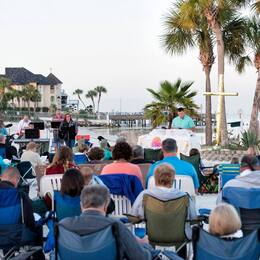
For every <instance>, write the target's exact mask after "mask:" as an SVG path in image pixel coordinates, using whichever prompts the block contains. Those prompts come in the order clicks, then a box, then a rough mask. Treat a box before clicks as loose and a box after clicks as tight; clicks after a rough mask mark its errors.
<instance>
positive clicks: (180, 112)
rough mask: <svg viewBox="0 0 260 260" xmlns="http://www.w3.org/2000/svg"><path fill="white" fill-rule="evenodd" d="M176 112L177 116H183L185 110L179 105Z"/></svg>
mask: <svg viewBox="0 0 260 260" xmlns="http://www.w3.org/2000/svg"><path fill="white" fill-rule="evenodd" d="M177 113H178V116H179V117H180V118H184V116H185V111H184V108H183V107H179V108H178V109H177Z"/></svg>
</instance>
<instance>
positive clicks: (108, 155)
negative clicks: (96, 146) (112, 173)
mask: <svg viewBox="0 0 260 260" xmlns="http://www.w3.org/2000/svg"><path fill="white" fill-rule="evenodd" d="M107 144H108V143H107V140H106V139H103V140H101V141H100V148H101V149H102V150H103V151H104V157H103V160H104V161H108V160H111V159H112V153H111V151H110V149H109V147H108V145H107Z"/></svg>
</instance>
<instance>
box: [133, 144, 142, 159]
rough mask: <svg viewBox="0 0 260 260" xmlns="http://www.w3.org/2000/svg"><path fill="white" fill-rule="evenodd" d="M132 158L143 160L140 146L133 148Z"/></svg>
mask: <svg viewBox="0 0 260 260" xmlns="http://www.w3.org/2000/svg"><path fill="white" fill-rule="evenodd" d="M133 158H144V148H143V147H142V146H140V145H135V146H134V147H133Z"/></svg>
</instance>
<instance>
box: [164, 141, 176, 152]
mask: <svg viewBox="0 0 260 260" xmlns="http://www.w3.org/2000/svg"><path fill="white" fill-rule="evenodd" d="M162 149H163V151H165V152H167V153H173V152H177V143H176V141H175V139H173V138H167V139H165V140H163V142H162Z"/></svg>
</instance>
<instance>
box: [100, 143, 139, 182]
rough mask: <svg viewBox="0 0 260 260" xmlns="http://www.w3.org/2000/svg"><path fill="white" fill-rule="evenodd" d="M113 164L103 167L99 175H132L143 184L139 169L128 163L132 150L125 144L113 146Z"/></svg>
mask: <svg viewBox="0 0 260 260" xmlns="http://www.w3.org/2000/svg"><path fill="white" fill-rule="evenodd" d="M112 154H113V160H115V161H114V162H113V163H110V164H107V165H105V167H104V168H103V169H102V172H101V175H104V174H128V175H134V176H136V177H137V178H139V180H140V181H141V183H143V176H142V173H141V170H140V168H139V167H138V166H137V165H135V164H133V163H130V162H129V160H130V159H131V156H132V148H131V146H130V145H129V144H128V143H126V142H119V143H117V144H116V145H115V147H114V149H113V153H112Z"/></svg>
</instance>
